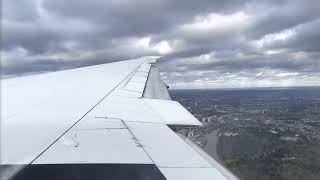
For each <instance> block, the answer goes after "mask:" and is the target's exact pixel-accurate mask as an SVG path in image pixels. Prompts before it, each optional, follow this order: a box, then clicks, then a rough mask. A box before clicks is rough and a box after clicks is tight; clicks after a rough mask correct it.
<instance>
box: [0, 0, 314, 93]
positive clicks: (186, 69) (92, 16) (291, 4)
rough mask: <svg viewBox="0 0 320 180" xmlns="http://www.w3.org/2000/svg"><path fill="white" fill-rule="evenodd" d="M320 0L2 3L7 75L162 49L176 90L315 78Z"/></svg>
mask: <svg viewBox="0 0 320 180" xmlns="http://www.w3.org/2000/svg"><path fill="white" fill-rule="evenodd" d="M319 7H320V2H319V1H318V0H308V1H300V0H290V1H289V0H261V1H257V0H233V1H220V0H204V1H193V0H175V1H172V0H153V1H149V0H142V1H141V0H139V1H132V0H108V1H104V0H91V1H87V0H68V1H63V0H54V1H49V0H28V1H17V0H4V1H2V18H1V23H2V28H1V30H2V32H1V38H2V40H1V43H2V44H1V46H2V47H1V62H2V75H3V77H12V76H17V75H18V76H20V75H26V74H30V73H31V74H32V73H39V72H47V71H57V70H62V69H69V68H75V67H81V66H88V65H95V64H101V63H107V62H112V61H120V60H124V59H130V58H136V57H140V56H147V55H160V56H163V57H162V58H161V60H160V61H159V67H160V71H161V72H162V74H161V75H162V77H163V79H164V80H165V81H166V82H167V83H168V84H169V85H170V86H171V87H172V88H238V87H240V88H241V87H266V86H267V87H270V86H271V87H274V86H276V87H279V86H318V85H320V62H319V57H320V49H319V48H320V44H319V42H320V41H319V39H320V32H319V29H320V18H319V17H320V11H319Z"/></svg>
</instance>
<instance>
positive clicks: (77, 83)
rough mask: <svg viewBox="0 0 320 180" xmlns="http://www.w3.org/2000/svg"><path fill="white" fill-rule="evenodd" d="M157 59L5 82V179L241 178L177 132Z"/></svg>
mask: <svg viewBox="0 0 320 180" xmlns="http://www.w3.org/2000/svg"><path fill="white" fill-rule="evenodd" d="M156 59H157V57H143V58H138V59H133V60H127V61H121V62H114V63H108V64H104V65H96V66H90V67H84V68H78V69H72V70H64V71H58V72H52V73H45V74H40V75H29V76H24V77H18V78H9V79H2V80H1V85H2V87H1V90H2V92H1V93H2V98H1V109H2V112H1V119H2V123H1V159H0V160H1V166H0V177H1V180H6V179H13V180H22V179H23V180H43V179H47V180H54V179H55V180H78V179H79V180H87V179H90V180H91V179H97V180H102V179H117V180H129V179H130V180H135V179H139V180H140V179H141V180H146V179H153V180H157V179H159V180H160V179H161V180H164V179H167V180H180V179H181V180H182V179H183V180H195V179H201V180H212V179H221V180H224V179H236V178H235V177H234V176H233V175H232V174H231V173H230V172H229V171H227V170H226V169H225V168H223V167H222V166H221V165H219V164H218V163H217V162H216V161H215V160H213V159H212V158H210V157H209V156H208V155H207V154H206V153H204V152H203V151H202V150H201V149H200V148H198V147H197V146H196V145H194V144H193V143H192V142H191V141H189V140H188V139H187V138H185V137H183V136H181V135H179V134H177V133H176V132H174V131H173V129H175V128H181V127H194V126H201V125H202V124H201V123H200V122H199V121H198V120H197V119H196V118H195V117H193V116H192V115H191V114H190V113H189V112H188V111H187V110H186V109H184V108H183V106H182V105H181V104H179V103H178V102H176V101H171V99H170V96H169V94H168V91H167V88H166V86H165V85H164V83H163V82H162V81H161V79H160V75H159V72H158V69H157V65H156Z"/></svg>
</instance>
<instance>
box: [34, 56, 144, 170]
mask: <svg viewBox="0 0 320 180" xmlns="http://www.w3.org/2000/svg"><path fill="white" fill-rule="evenodd" d="M144 62H145V61H144ZM144 62H142V63H140V64H139V66H138V67H137V68H135V69H134V70H133V71H131V72H130V73H129V74H128V75H127V76H126V77H125V78H124V79H123V80H122V81H120V82H119V83H118V84H117V85H116V86H115V87H114V88H113V89H112V90H111V91H109V92H108V93H107V94H106V95H105V96H104V97H103V98H102V99H101V100H100V101H99V102H97V103H96V104H95V105H94V106H93V107H92V108H91V109H90V110H89V111H87V112H86V113H85V114H84V115H83V116H82V117H81V118H80V119H79V120H77V121H76V122H75V123H74V124H73V125H72V126H70V127H69V128H68V129H67V130H66V131H65V132H64V133H62V134H61V135H60V136H59V137H58V138H57V139H56V140H55V141H54V142H52V143H51V144H50V145H49V146H48V147H47V148H46V149H45V150H43V151H42V152H41V153H40V154H39V155H38V156H36V157H35V158H34V159H33V160H32V161H31V162H30V163H29V164H32V163H33V162H34V161H35V160H37V159H38V158H39V157H40V156H41V155H42V154H43V153H44V152H46V151H47V150H48V149H49V148H50V147H51V146H53V145H54V144H55V143H56V142H57V141H58V140H59V139H60V138H61V137H63V136H64V135H65V134H66V133H67V132H68V131H69V130H70V129H72V128H73V127H74V126H75V125H76V124H78V123H79V122H80V121H81V120H82V119H83V118H84V117H85V116H86V115H87V114H88V113H89V112H91V111H92V110H93V109H94V108H95V107H96V106H97V105H98V104H99V103H100V102H102V101H103V100H105V99H106V98H107V97H108V96H109V95H110V94H111V93H112V92H113V91H114V90H115V89H117V88H118V86H120V84H122V83H123V82H124V81H125V80H126V79H127V78H128V77H130V75H131V74H133V73H134V72H135V70H136V69H138V68H139V67H140V66H141V65H142V64H143V63H144Z"/></svg>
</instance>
